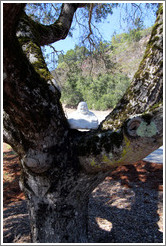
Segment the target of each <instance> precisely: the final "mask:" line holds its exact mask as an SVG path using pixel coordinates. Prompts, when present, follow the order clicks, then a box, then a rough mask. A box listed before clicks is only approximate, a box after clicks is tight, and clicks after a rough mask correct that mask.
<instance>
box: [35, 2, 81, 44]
mask: <svg viewBox="0 0 166 246" xmlns="http://www.w3.org/2000/svg"><path fill="white" fill-rule="evenodd" d="M85 5H86V4H77V3H64V4H62V9H61V13H60V15H59V18H58V20H57V21H56V22H55V23H54V24H52V25H49V26H45V25H42V24H38V23H36V22H33V24H34V26H35V29H36V31H37V32H38V37H39V40H38V41H39V44H40V45H42V46H43V45H48V44H51V43H54V42H57V41H59V40H61V39H65V38H66V36H67V35H68V32H69V30H70V27H71V24H72V20H73V16H74V13H75V11H76V10H77V8H82V7H84V6H85Z"/></svg>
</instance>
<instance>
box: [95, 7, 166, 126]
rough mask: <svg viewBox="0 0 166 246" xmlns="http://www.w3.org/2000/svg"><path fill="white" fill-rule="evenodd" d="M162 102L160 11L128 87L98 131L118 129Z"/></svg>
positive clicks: (161, 15) (160, 10)
mask: <svg viewBox="0 0 166 246" xmlns="http://www.w3.org/2000/svg"><path fill="white" fill-rule="evenodd" d="M162 102H163V10H162V5H161V6H160V8H159V10H158V12H157V18H156V22H155V24H154V26H153V29H152V32H151V37H150V40H149V42H148V44H147V48H146V51H145V54H144V57H143V59H142V61H141V63H140V66H139V68H138V71H137V72H136V73H135V75H134V78H133V80H132V83H131V85H130V87H129V88H128V89H127V91H126V93H125V94H124V96H123V97H122V99H121V100H120V101H119V103H118V104H117V106H116V107H115V108H114V110H113V111H112V112H111V113H110V115H109V116H107V118H106V120H105V121H104V122H102V124H101V126H100V127H101V129H112V130H113V129H114V130H116V129H118V128H119V127H121V126H122V124H123V122H124V120H126V119H127V118H128V117H130V116H131V115H133V116H134V115H136V114H141V113H143V112H145V111H147V110H148V109H149V107H152V106H155V104H156V105H158V104H159V103H162Z"/></svg>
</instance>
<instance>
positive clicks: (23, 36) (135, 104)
mask: <svg viewBox="0 0 166 246" xmlns="http://www.w3.org/2000/svg"><path fill="white" fill-rule="evenodd" d="M83 6H84V4H81V5H80V4H67V3H66V4H63V5H62V11H61V14H60V16H59V19H58V20H57V21H56V22H55V23H54V24H53V25H51V26H47V27H45V26H42V25H40V24H37V23H35V22H34V21H32V20H30V19H29V17H27V16H26V15H25V14H24V13H23V8H24V4H18V3H17V4H8V3H4V141H5V142H7V143H9V144H10V145H11V146H12V147H13V148H14V150H15V151H16V152H17V153H18V155H19V156H20V161H21V166H22V176H21V182H20V184H21V186H22V189H23V190H24V192H25V194H26V197H27V200H28V206H29V214H30V221H31V234H32V241H33V243H87V242H88V228H87V223H88V201H89V195H90V193H91V192H92V190H93V189H94V188H95V187H96V186H97V185H98V184H99V183H100V182H101V181H103V179H104V178H105V176H107V174H108V172H110V171H111V170H113V169H114V168H115V167H116V166H120V165H124V164H133V163H134V162H135V161H138V160H141V159H142V158H144V157H145V156H146V155H148V154H149V153H151V152H152V151H153V150H155V149H157V148H158V147H160V146H161V145H162V116H163V115H162V57H163V53H162V8H160V9H159V12H158V17H157V21H156V24H155V27H154V29H153V31H152V35H151V39H150V42H149V46H148V48H147V50H146V53H145V56H144V59H143V61H142V63H141V66H140V68H139V72H137V73H136V75H135V78H134V80H133V83H132V84H131V87H130V88H129V90H128V91H127V92H126V94H125V96H124V97H123V98H122V100H121V101H120V103H119V104H118V106H117V107H116V108H115V109H114V111H113V113H111V114H110V115H109V116H108V117H107V119H106V120H105V121H104V122H103V123H102V124H101V125H100V127H99V128H98V129H97V130H95V131H93V130H92V131H89V132H79V131H77V130H72V129H70V128H69V124H68V122H67V119H66V117H65V114H64V112H63V109H62V105H61V103H60V92H59V91H58V88H57V86H56V83H55V81H54V80H53V78H52V76H51V75H50V73H49V71H48V69H47V67H46V64H45V63H44V59H43V56H42V52H41V49H40V45H45V44H48V43H51V42H55V41H57V40H59V39H61V38H65V37H66V35H67V33H68V31H69V29H70V26H71V22H72V18H73V15H74V13H75V11H76V9H77V8H78V7H83ZM9 14H10V17H11V18H9ZM154 68H155V69H154ZM145 75H146V76H145ZM149 93H150V95H151V96H149ZM154 95H155V96H154ZM153 96H154V97H153ZM142 99H145V100H143V101H142ZM149 106H150V110H149V111H148V107H149ZM145 111H146V113H145ZM140 113H141V114H142V115H138V114H140ZM135 114H137V115H135ZM112 126H113V127H112ZM114 129H115V130H116V131H113V130H114Z"/></svg>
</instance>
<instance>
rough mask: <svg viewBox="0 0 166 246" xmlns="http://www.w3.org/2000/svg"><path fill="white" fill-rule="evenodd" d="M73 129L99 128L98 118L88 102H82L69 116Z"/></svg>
mask: <svg viewBox="0 0 166 246" xmlns="http://www.w3.org/2000/svg"><path fill="white" fill-rule="evenodd" d="M68 122H69V124H70V127H71V128H72V129H97V128H98V119H97V117H96V115H95V114H94V113H92V112H91V111H89V109H88V106H87V103H86V102H80V103H79V104H78V107H77V110H76V111H75V112H73V113H71V114H70V115H69V117H68Z"/></svg>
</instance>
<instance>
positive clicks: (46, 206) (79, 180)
mask: <svg viewBox="0 0 166 246" xmlns="http://www.w3.org/2000/svg"><path fill="white" fill-rule="evenodd" d="M25 176H27V175H24V182H26V184H25V183H24V190H26V191H25V193H26V194H27V198H28V208H29V214H30V223H31V233H32V242H36V243H37V242H38V243H62V242H63V243H87V242H88V202H89V195H90V193H91V192H92V190H93V188H94V187H95V186H96V185H97V184H98V183H100V182H101V181H102V180H103V179H104V177H105V174H102V175H100V178H99V177H98V178H95V176H93V177H91V176H89V175H86V174H83V173H82V174H80V173H77V172H76V171H74V170H73V171H72V170H68V171H63V173H61V174H59V175H57V173H54V174H51V177H49V176H46V175H44V176H36V177H34V176H31V177H30V175H29V174H28V176H29V177H28V178H27V179H25ZM32 189H33V190H32Z"/></svg>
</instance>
